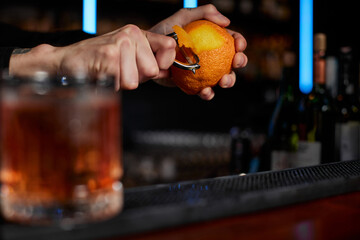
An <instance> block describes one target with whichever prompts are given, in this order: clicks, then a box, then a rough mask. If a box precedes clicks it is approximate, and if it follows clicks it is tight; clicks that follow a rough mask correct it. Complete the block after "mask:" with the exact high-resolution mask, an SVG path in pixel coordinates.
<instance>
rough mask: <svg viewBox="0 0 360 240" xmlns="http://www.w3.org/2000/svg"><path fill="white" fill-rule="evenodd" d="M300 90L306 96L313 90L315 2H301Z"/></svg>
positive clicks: (311, 0)
mask: <svg viewBox="0 0 360 240" xmlns="http://www.w3.org/2000/svg"><path fill="white" fill-rule="evenodd" d="M299 27H300V31H299V35H300V38H299V88H300V91H301V92H302V93H304V94H308V93H310V92H311V90H312V88H313V0H300V26H299Z"/></svg>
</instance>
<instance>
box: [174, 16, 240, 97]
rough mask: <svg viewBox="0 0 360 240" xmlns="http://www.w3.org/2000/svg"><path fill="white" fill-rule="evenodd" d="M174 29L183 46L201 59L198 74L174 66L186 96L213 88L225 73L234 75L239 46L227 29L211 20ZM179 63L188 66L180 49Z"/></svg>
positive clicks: (176, 81) (177, 57) (178, 84)
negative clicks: (234, 60)
mask: <svg viewBox="0 0 360 240" xmlns="http://www.w3.org/2000/svg"><path fill="white" fill-rule="evenodd" d="M173 29H174V31H175V33H176V34H177V36H178V43H179V47H187V48H191V50H193V52H194V53H195V54H196V55H198V57H199V59H200V61H199V64H200V68H199V69H197V70H196V73H195V74H194V73H193V72H191V71H189V70H184V69H180V68H177V67H175V66H172V67H171V73H172V79H173V81H174V83H175V84H176V85H177V86H178V87H179V88H180V89H182V90H183V91H184V92H185V93H187V94H190V95H194V94H197V93H199V92H200V90H202V89H203V88H205V87H213V86H215V85H216V84H217V83H218V82H219V80H220V79H221V78H222V76H223V75H224V74H228V73H230V71H231V67H232V60H233V58H234V55H235V44H234V38H233V37H232V36H231V34H229V33H228V32H227V31H226V29H225V28H223V27H220V26H219V25H217V24H215V23H213V22H210V21H207V20H197V21H194V22H191V23H189V24H187V25H186V26H185V27H184V28H181V27H179V26H177V25H175V26H174V27H173ZM176 60H178V61H180V62H183V63H186V64H187V62H186V60H185V58H184V57H183V56H182V54H181V53H180V51H179V49H177V51H176Z"/></svg>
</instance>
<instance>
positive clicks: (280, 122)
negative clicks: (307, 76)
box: [268, 52, 298, 170]
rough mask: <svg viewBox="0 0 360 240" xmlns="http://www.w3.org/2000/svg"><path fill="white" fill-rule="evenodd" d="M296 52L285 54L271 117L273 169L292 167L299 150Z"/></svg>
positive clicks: (269, 137)
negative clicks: (276, 98) (278, 89)
mask: <svg viewBox="0 0 360 240" xmlns="http://www.w3.org/2000/svg"><path fill="white" fill-rule="evenodd" d="M295 58H296V57H295V54H294V53H292V52H286V53H285V54H284V67H283V72H282V78H281V82H280V93H279V97H278V100H277V103H276V106H275V109H274V111H273V115H272V117H271V119H270V124H269V130H268V139H269V142H270V152H271V153H270V158H271V170H281V169H285V168H290V167H292V161H294V159H295V157H296V155H295V153H296V151H297V142H298V134H297V123H296V117H297V114H296V102H297V94H296V82H297V81H296V80H297V71H296V68H295Z"/></svg>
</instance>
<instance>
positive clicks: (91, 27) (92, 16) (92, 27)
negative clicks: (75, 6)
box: [83, 0, 96, 34]
mask: <svg viewBox="0 0 360 240" xmlns="http://www.w3.org/2000/svg"><path fill="white" fill-rule="evenodd" d="M83 31H84V32H87V33H90V34H95V33H96V0H83Z"/></svg>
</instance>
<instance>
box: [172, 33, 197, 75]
mask: <svg viewBox="0 0 360 240" xmlns="http://www.w3.org/2000/svg"><path fill="white" fill-rule="evenodd" d="M167 36H169V37H172V38H174V39H175V41H176V44H177V45H178V47H179V42H178V37H177V34H176V33H175V32H173V33H170V34H168V35H167ZM179 49H180V53H181V54H182V55H183V56H184V58H185V59H186V61H187V64H186V63H182V62H179V61H177V60H175V61H174V63H173V65H174V66H175V67H178V68H181V69H184V70H190V71H192V72H193V73H194V74H195V72H196V69H199V68H200V65H199V61H200V60H199V57H198V55H196V54H195V53H194V52H193V51H192V50H191V48H187V47H179Z"/></svg>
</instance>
